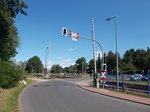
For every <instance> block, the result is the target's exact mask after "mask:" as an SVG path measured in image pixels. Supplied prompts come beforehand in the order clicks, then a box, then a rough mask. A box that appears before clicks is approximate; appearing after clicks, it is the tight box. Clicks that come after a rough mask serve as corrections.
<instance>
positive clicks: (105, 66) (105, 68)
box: [102, 64, 107, 72]
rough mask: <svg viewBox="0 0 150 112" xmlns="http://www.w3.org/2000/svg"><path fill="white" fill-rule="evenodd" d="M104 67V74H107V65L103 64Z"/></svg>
mask: <svg viewBox="0 0 150 112" xmlns="http://www.w3.org/2000/svg"><path fill="white" fill-rule="evenodd" d="M102 67H103V68H102V70H103V71H104V72H106V71H107V65H106V64H103V65H102Z"/></svg>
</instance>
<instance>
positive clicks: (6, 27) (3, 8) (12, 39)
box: [0, 0, 27, 61]
mask: <svg viewBox="0 0 150 112" xmlns="http://www.w3.org/2000/svg"><path fill="white" fill-rule="evenodd" d="M24 8H27V5H26V4H25V3H24V2H23V1H22V0H0V59H2V60H6V61H8V60H10V59H11V58H12V57H14V56H15V55H16V53H17V52H16V48H17V47H18V46H19V37H18V32H17V28H16V26H15V24H14V20H15V19H14V18H15V17H16V15H17V14H18V13H21V14H24V15H26V14H27V13H26V12H25V11H24V10H23V9H24Z"/></svg>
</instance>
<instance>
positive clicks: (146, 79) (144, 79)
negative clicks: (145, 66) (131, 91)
mask: <svg viewBox="0 0 150 112" xmlns="http://www.w3.org/2000/svg"><path fill="white" fill-rule="evenodd" d="M141 81H148V75H145V76H143V77H142V79H141ZM149 81H150V77H149Z"/></svg>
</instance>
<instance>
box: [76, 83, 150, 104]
mask: <svg viewBox="0 0 150 112" xmlns="http://www.w3.org/2000/svg"><path fill="white" fill-rule="evenodd" d="M77 85H78V86H79V87H80V88H82V89H85V90H88V91H91V92H94V93H98V94H102V95H105V96H109V97H114V98H118V99H122V100H127V101H131V102H135V103H140V104H144V105H148V106H150V98H144V97H139V96H133V95H128V94H124V93H119V92H113V91H109V90H106V89H97V88H93V87H91V86H90V85H89V83H88V82H79V83H77Z"/></svg>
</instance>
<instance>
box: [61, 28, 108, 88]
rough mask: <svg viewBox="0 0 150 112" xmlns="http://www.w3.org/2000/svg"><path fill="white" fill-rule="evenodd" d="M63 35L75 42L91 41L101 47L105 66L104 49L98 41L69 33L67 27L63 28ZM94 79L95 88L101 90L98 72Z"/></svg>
mask: <svg viewBox="0 0 150 112" xmlns="http://www.w3.org/2000/svg"><path fill="white" fill-rule="evenodd" d="M62 35H63V36H68V37H70V38H72V40H74V41H78V39H79V38H82V39H86V40H91V41H93V42H95V43H97V44H98V45H99V47H100V49H101V52H102V66H104V65H105V64H104V59H103V58H104V56H103V49H102V46H101V44H100V43H99V42H98V41H97V40H95V39H93V38H88V37H85V36H81V35H79V33H74V32H72V31H71V30H70V31H68V29H67V28H65V27H63V28H62ZM95 68H96V66H95ZM105 73H106V72H105ZM104 75H105V74H104ZM93 79H94V81H93V86H94V87H96V88H99V81H98V75H97V73H96V71H95V75H94V78H93Z"/></svg>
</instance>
